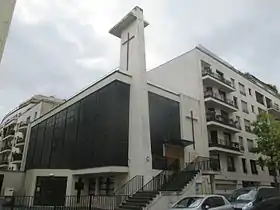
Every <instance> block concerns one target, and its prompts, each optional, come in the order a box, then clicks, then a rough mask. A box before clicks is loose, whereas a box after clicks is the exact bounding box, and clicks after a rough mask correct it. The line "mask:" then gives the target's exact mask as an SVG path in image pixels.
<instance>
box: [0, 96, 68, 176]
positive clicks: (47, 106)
mask: <svg viewBox="0 0 280 210" xmlns="http://www.w3.org/2000/svg"><path fill="white" fill-rule="evenodd" d="M62 102H63V100H60V99H57V98H55V97H46V96H42V95H35V96H33V97H32V98H30V99H29V100H27V101H25V102H23V103H21V104H20V105H19V106H18V107H17V108H15V109H14V110H12V111H11V112H9V113H8V114H7V115H6V116H5V117H4V118H3V119H2V122H1V128H0V143H1V144H0V170H12V171H18V170H20V167H21V162H22V156H23V152H24V147H25V138H26V135H27V128H28V126H29V125H30V123H31V122H33V121H34V120H36V119H37V118H39V117H40V116H41V115H43V114H45V113H47V112H48V111H50V110H51V109H53V108H54V107H56V106H57V105H59V104H60V103H62Z"/></svg>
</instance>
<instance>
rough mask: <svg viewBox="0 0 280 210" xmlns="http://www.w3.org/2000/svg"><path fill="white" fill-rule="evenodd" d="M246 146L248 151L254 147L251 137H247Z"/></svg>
mask: <svg viewBox="0 0 280 210" xmlns="http://www.w3.org/2000/svg"><path fill="white" fill-rule="evenodd" d="M247 146H248V152H252V149H253V148H254V141H253V140H251V139H247Z"/></svg>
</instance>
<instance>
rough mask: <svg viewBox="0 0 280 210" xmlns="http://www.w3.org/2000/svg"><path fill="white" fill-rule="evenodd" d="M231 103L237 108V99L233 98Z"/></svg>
mask: <svg viewBox="0 0 280 210" xmlns="http://www.w3.org/2000/svg"><path fill="white" fill-rule="evenodd" d="M233 103H234V105H235V106H236V107H238V102H237V97H235V96H233Z"/></svg>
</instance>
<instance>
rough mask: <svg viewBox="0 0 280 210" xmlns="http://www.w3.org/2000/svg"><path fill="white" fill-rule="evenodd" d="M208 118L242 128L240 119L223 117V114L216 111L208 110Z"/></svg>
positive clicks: (208, 119)
mask: <svg viewBox="0 0 280 210" xmlns="http://www.w3.org/2000/svg"><path fill="white" fill-rule="evenodd" d="M206 120H207V121H216V122H219V123H222V124H225V125H228V126H230V127H233V128H237V129H239V130H240V129H241V126H240V124H239V123H238V121H234V120H233V119H230V118H227V117H223V116H222V115H218V114H216V113H215V112H207V113H206Z"/></svg>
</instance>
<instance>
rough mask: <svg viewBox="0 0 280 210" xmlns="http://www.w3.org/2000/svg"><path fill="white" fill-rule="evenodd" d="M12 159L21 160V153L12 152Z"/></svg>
mask: <svg viewBox="0 0 280 210" xmlns="http://www.w3.org/2000/svg"><path fill="white" fill-rule="evenodd" d="M13 160H14V161H18V160H22V154H21V153H14V154H13Z"/></svg>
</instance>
